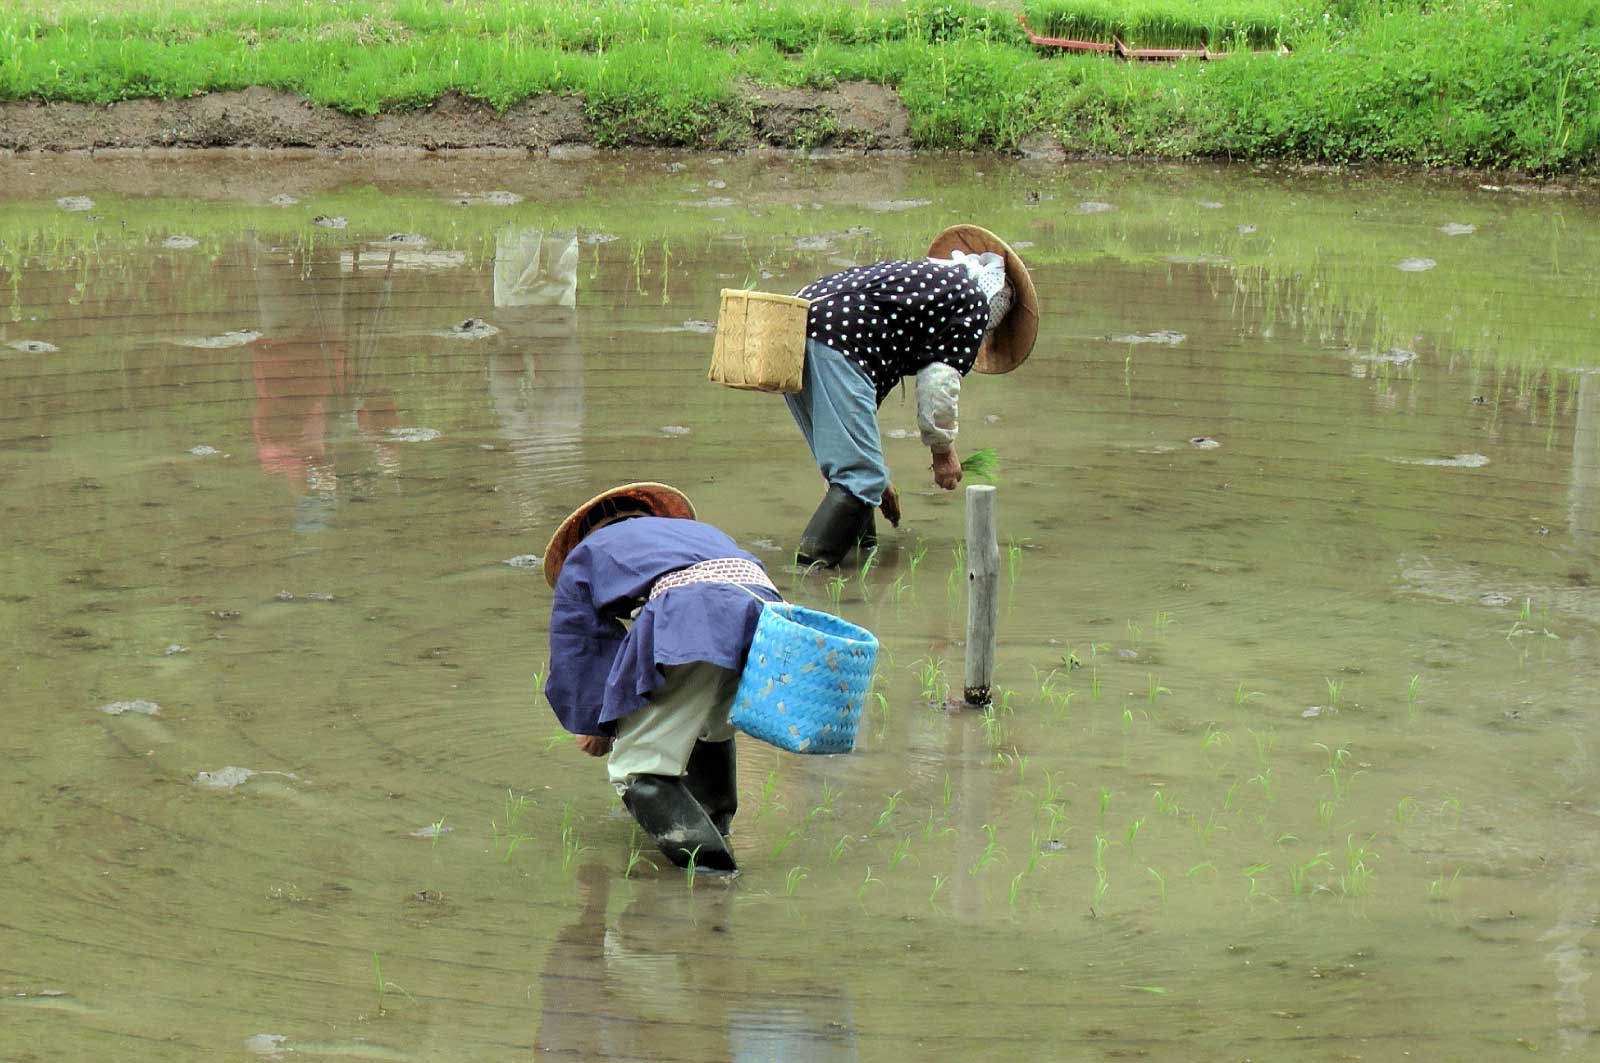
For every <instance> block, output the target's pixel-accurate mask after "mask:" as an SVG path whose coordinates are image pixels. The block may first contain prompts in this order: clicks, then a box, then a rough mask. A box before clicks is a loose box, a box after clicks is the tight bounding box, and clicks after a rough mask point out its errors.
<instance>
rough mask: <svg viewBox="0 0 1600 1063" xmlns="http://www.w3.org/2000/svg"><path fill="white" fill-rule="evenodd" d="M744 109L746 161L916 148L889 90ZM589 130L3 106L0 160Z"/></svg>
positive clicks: (310, 109) (747, 101)
mask: <svg viewBox="0 0 1600 1063" xmlns="http://www.w3.org/2000/svg"><path fill="white" fill-rule="evenodd" d="M742 102H743V106H741V107H738V108H735V109H733V110H734V112H735V113H734V114H733V115H732V117H730V118H729V120H728V121H727V122H725V123H723V124H722V125H721V126H719V128H718V130H717V141H716V142H715V143H714V144H712V143H707V144H705V145H701V146H704V147H718V148H722V149H739V148H749V147H757V146H761V145H767V146H772V147H781V148H829V147H832V148H854V149H859V150H864V151H880V150H904V149H908V148H910V147H911V138H910V135H909V133H908V128H909V121H908V117H907V114H906V109H905V107H904V106H903V105H902V104H901V102H900V99H899V97H898V96H897V95H896V94H895V92H894V90H892V89H888V88H885V87H883V86H881V85H874V84H870V83H866V82H854V83H848V84H842V85H840V86H838V87H837V88H834V89H829V90H825V91H817V90H794V89H784V90H773V89H756V88H750V89H748V90H747V91H746V92H745V94H744V98H743V101H742ZM610 139H612V140H617V141H620V142H619V143H615V144H611V145H608V146H639V147H644V146H656V144H657V143H658V142H652V141H651V140H650V138H648V137H646V136H638V135H634V134H631V133H629V132H628V130H626V129H625V128H624V129H622V130H615V129H613V130H612V131H611V135H610ZM597 143H599V138H597V135H596V130H595V128H594V124H593V123H592V122H591V121H590V119H589V117H588V115H587V114H586V113H585V109H584V104H583V101H582V100H581V99H579V98H578V97H576V96H554V95H549V96H539V97H536V98H533V99H530V100H528V101H526V102H524V103H520V104H517V105H516V106H514V107H512V108H511V109H509V110H508V111H506V112H505V113H504V114H498V113H496V112H495V111H494V110H493V109H492V108H490V107H487V106H485V105H483V104H481V103H477V102H475V101H472V100H469V99H466V98H464V97H461V96H456V95H450V96H446V97H444V98H443V99H441V100H439V101H438V102H437V103H435V104H434V105H432V106H430V107H427V108H425V109H422V110H418V111H405V112H399V113H393V114H380V115H351V114H344V113H342V112H339V111H335V110H333V109H331V108H327V107H317V106H313V105H312V104H310V103H308V102H306V101H305V100H304V99H302V98H300V97H298V96H294V95H291V94H288V93H282V92H273V91H271V90H269V89H262V88H251V89H245V90H243V91H239V92H218V93H211V94H208V95H204V96H197V97H193V98H190V99H179V100H127V101H124V102H121V103H115V104H111V105H109V106H105V107H100V106H95V105H91V104H74V103H38V102H12V103H0V150H10V151H88V150H94V149H99V148H217V147H251V148H318V149H338V148H423V149H429V150H437V149H452V148H512V149H516V148H521V149H526V150H529V151H535V152H548V151H550V150H552V149H569V148H582V147H588V146H595V145H596V144H597Z"/></svg>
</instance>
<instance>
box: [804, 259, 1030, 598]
mask: <svg viewBox="0 0 1600 1063" xmlns="http://www.w3.org/2000/svg"><path fill="white" fill-rule="evenodd" d="M1002 246H1003V245H1002ZM951 255H952V257H950V258H941V259H931V258H925V259H917V260H911V261H897V262H878V263H875V264H873V265H870V266H856V267H854V268H852V269H847V270H844V271H843V272H840V273H834V274H831V275H830V276H827V277H823V278H821V279H820V280H817V281H814V282H812V283H811V284H809V285H807V286H806V287H804V288H802V289H801V290H800V292H799V293H798V294H799V295H800V296H801V297H803V298H806V299H810V300H811V308H810V311H809V313H808V315H807V319H806V336H807V338H806V364H805V373H804V377H803V383H802V387H801V390H800V392H799V393H798V394H794V395H788V396H786V398H787V400H788V403H789V410H790V412H791V413H792V414H794V419H795V421H796V422H797V423H798V424H799V425H800V430H801V432H803V433H804V434H805V437H806V443H807V444H808V445H809V446H810V447H811V453H812V456H813V457H814V458H815V459H816V462H817V466H818V468H820V469H821V470H822V475H823V477H824V478H825V479H826V480H827V481H828V493H827V495H826V496H825V497H824V498H823V501H822V505H821V506H819V507H818V509H817V511H816V513H815V514H814V515H813V516H812V518H811V522H810V524H809V525H808V526H807V527H806V530H805V532H804V534H803V535H802V536H801V540H800V548H799V550H798V552H797V560H798V561H799V562H800V563H801V564H807V565H809V564H815V563H818V562H820V563H822V564H824V565H828V566H830V567H831V566H833V565H837V564H838V563H839V562H840V561H842V560H843V559H844V557H845V555H846V554H848V553H849V551H850V549H851V547H853V546H856V545H857V544H858V543H859V544H861V545H862V546H863V547H865V548H870V547H871V546H872V545H873V544H874V543H875V541H876V532H877V529H876V525H875V522H874V520H873V515H872V511H873V510H874V509H875V508H877V507H878V506H879V505H882V506H883V507H884V514H885V516H887V517H888V518H889V520H890V522H891V523H894V524H898V523H899V503H898V499H897V497H896V496H895V495H894V493H893V491H892V489H891V488H890V486H889V470H888V467H887V466H886V465H885V464H884V460H883V446H882V442H881V440H880V438H879V434H878V421H877V410H878V407H879V406H880V405H882V403H883V400H884V399H885V398H887V397H888V396H889V393H890V392H891V391H893V390H894V388H895V385H897V384H899V383H900V381H901V380H902V379H903V378H904V377H908V376H913V377H915V378H916V386H917V425H918V428H919V430H920V433H921V437H922V442H923V444H924V445H925V446H927V447H928V449H929V451H930V453H931V454H932V456H933V478H934V482H935V483H936V484H938V486H940V487H942V488H944V489H945V490H953V489H954V488H955V486H956V484H958V483H959V482H960V481H961V461H960V459H959V458H958V457H957V455H956V450H955V438H956V408H957V402H958V399H959V397H960V394H961V378H962V376H964V375H965V374H966V373H967V372H968V371H970V370H971V369H972V368H973V365H974V364H975V362H976V361H977V359H978V357H979V352H980V350H981V349H982V347H983V343H984V340H985V338H986V337H987V336H988V335H989V334H990V333H991V332H992V330H993V329H994V327H995V326H996V325H998V324H999V322H1000V321H1001V320H1002V319H1003V318H1004V317H1005V315H1006V313H1007V311H1008V310H1009V309H1010V307H1011V302H1012V298H1013V289H1012V287H1011V285H1010V283H1009V282H1008V280H1007V276H1006V262H1005V259H1004V258H1003V257H1002V256H1001V255H999V254H995V253H993V252H987V253H983V254H964V253H963V252H961V251H953V252H951ZM886 494H887V497H886Z"/></svg>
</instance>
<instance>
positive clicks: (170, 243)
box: [161, 236, 200, 251]
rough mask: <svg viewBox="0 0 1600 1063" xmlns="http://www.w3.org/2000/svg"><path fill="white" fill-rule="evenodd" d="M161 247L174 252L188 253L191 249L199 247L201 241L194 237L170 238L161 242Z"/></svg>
mask: <svg viewBox="0 0 1600 1063" xmlns="http://www.w3.org/2000/svg"><path fill="white" fill-rule="evenodd" d="M161 246H162V247H165V248H167V249H169V250H172V251H187V250H189V249H190V248H191V247H199V246H200V241H199V240H196V239H195V238H194V237H192V236H169V237H167V238H166V239H165V240H163V241H161Z"/></svg>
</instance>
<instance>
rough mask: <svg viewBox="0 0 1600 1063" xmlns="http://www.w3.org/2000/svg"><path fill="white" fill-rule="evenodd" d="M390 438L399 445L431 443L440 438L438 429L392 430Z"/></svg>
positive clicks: (390, 430)
mask: <svg viewBox="0 0 1600 1063" xmlns="http://www.w3.org/2000/svg"><path fill="white" fill-rule="evenodd" d="M389 438H390V439H392V440H394V441H395V442H397V443H431V442H432V441H433V440H435V439H438V438H439V430H438V429H437V428H391V429H389Z"/></svg>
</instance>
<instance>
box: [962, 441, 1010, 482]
mask: <svg viewBox="0 0 1600 1063" xmlns="http://www.w3.org/2000/svg"><path fill="white" fill-rule="evenodd" d="M961 473H962V475H963V476H971V477H972V478H973V479H976V480H983V481H985V482H986V483H996V482H997V481H998V480H999V479H1000V455H999V454H997V453H995V449H994V448H993V447H984V448H983V449H982V450H975V451H973V452H972V453H971V454H968V455H967V456H966V457H965V458H962V459H961Z"/></svg>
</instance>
